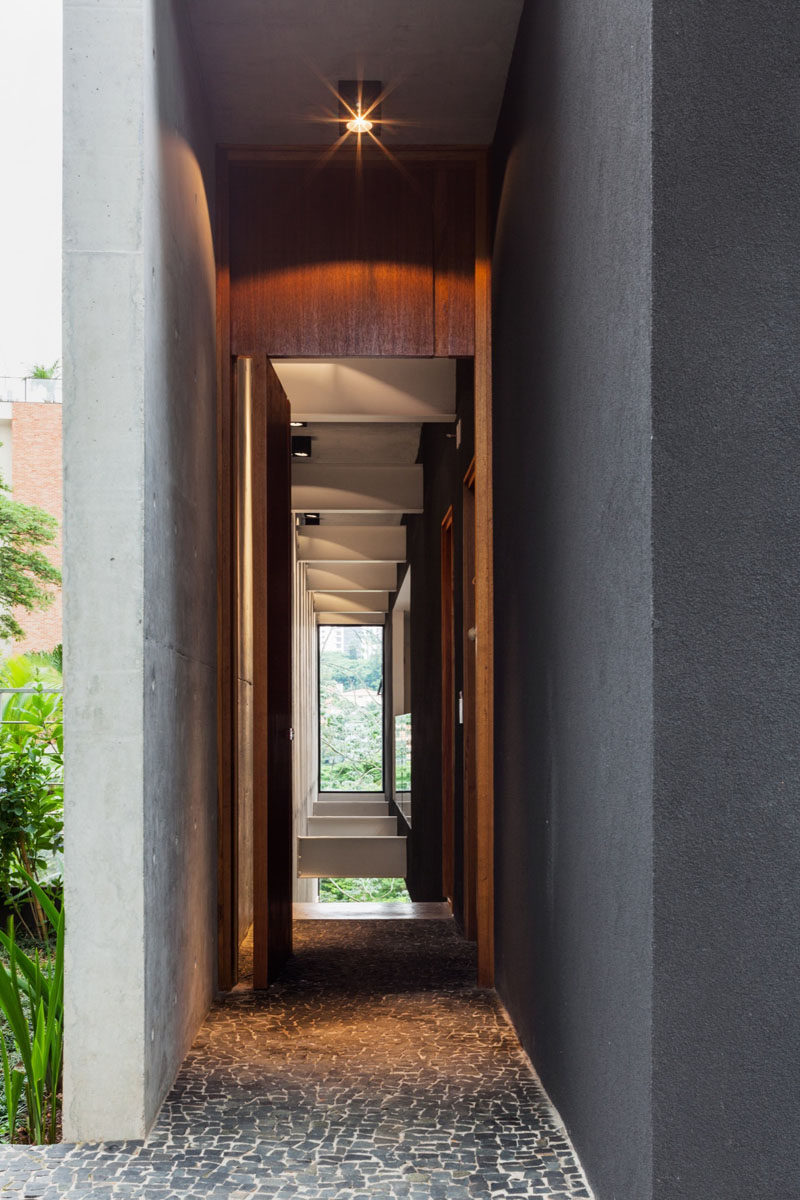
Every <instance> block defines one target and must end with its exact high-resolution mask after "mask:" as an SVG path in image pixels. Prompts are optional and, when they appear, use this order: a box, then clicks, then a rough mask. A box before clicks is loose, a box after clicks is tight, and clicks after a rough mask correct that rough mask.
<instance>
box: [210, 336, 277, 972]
mask: <svg viewBox="0 0 800 1200" xmlns="http://www.w3.org/2000/svg"><path fill="white" fill-rule="evenodd" d="M232 380H233V389H232V396H231V416H230V441H229V443H228V444H229V445H230V457H229V459H228V460H227V462H228V471H227V472H225V471H224V470H223V473H222V475H223V477H222V478H221V480H220V491H219V499H220V507H221V514H220V516H221V519H220V530H221V537H220V571H221V573H223V574H224V575H225V576H226V579H227V581H228V582H227V587H228V589H229V592H228V593H227V594H229V596H230V599H229V601H228V602H227V604H226V606H225V608H224V613H225V615H226V620H227V625H226V624H225V622H223V621H222V620H221V622H220V625H221V628H220V680H221V709H220V761H221V769H220V894H219V909H220V914H219V916H220V920H219V929H220V986H221V987H222V988H226V987H231V986H233V984H234V983H235V982H236V980H237V978H238V950H239V946H240V944H241V941H242V939H243V937H244V935H245V933H246V932H247V930H248V928H249V926H250V924H251V923H252V926H253V986H254V987H257V988H263V987H266V986H267V985H268V984H269V983H270V982H271V980H272V979H273V978H274V976H275V974H276V972H277V971H278V970H279V968H280V965H281V963H282V962H283V961H284V960H285V958H286V957H287V956H288V955H289V954H290V953H291V929H292V924H291V916H292V872H291V864H292V760H291V754H292V742H291V736H292V731H291V711H292V692H291V586H292V573H291V537H292V523H291V479H290V432H289V402H288V400H287V398H286V395H285V393H284V391H283V388H282V387H281V385H280V383H279V381H278V377H277V375H276V374H275V371H274V370H273V368H272V364H271V363H270V362H269V360H268V359H267V358H266V356H259V357H257V358H255V357H248V356H239V357H237V358H236V359H235V360H234V363H233V372H232ZM223 594H226V593H225V591H224V589H223Z"/></svg>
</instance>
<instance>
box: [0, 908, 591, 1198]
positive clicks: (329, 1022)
mask: <svg viewBox="0 0 800 1200" xmlns="http://www.w3.org/2000/svg"><path fill="white" fill-rule="evenodd" d="M295 930H296V951H297V952H296V955H295V957H294V958H293V959H292V961H291V962H290V964H289V965H288V967H287V968H286V970H285V971H284V974H283V976H282V977H281V979H280V980H279V982H278V983H277V984H275V985H274V986H273V988H272V989H271V990H270V992H269V993H267V994H264V995H257V996H256V995H253V993H252V992H248V991H238V992H235V993H233V995H232V996H230V997H229V998H227V999H225V1000H224V1001H222V1002H220V1003H218V1004H217V1005H215V1007H214V1008H213V1009H212V1011H211V1013H210V1014H209V1017H208V1019H207V1021H206V1022H205V1024H204V1026H203V1028H202V1029H201V1031H200V1034H199V1036H198V1038H197V1041H196V1043H195V1045H194V1047H193V1048H192V1051H191V1053H190V1054H189V1056H188V1058H187V1060H186V1062H185V1064H184V1066H183V1068H182V1070H181V1073H180V1075H179V1077H178V1080H177V1082H176V1084H175V1086H174V1088H173V1090H172V1092H171V1093H170V1095H169V1097H168V1099H167V1101H166V1104H165V1105H164V1108H163V1109H162V1112H161V1114H160V1117H159V1119H158V1122H157V1124H156V1126H155V1128H154V1130H153V1132H152V1134H151V1135H150V1137H149V1138H148V1139H147V1141H146V1142H145V1143H144V1144H142V1143H136V1142H134V1143H118V1144H109V1143H107V1144H103V1145H80V1146H52V1147H44V1148H39V1149H34V1148H23V1147H13V1148H12V1147H3V1148H0V1197H6V1196H15V1197H19V1196H22V1197H25V1196H28V1197H33V1196H37V1197H41V1198H42V1200H51V1198H54V1197H61V1196H67V1197H71V1198H72V1200H79V1198H80V1197H92V1198H100V1197H105V1198H107V1200H156V1198H159V1200H183V1198H184V1197H205V1198H207V1200H246V1198H247V1197H251V1196H258V1197H266V1196H269V1197H273V1198H275V1200H311V1198H313V1200H322V1198H323V1197H324V1198H328V1197H330V1198H331V1200H384V1198H385V1200H395V1198H400V1197H403V1198H408V1200H439V1198H441V1200H471V1198H474V1197H495V1198H499V1197H519V1196H536V1197H550V1198H552V1200H556V1198H557V1197H586V1196H588V1195H589V1193H588V1191H587V1190H586V1188H585V1186H584V1183H583V1180H582V1177H581V1174H580V1172H579V1170H578V1168H577V1166H576V1163H575V1160H574V1158H573V1157H572V1155H571V1153H570V1149H569V1146H568V1144H567V1142H566V1140H565V1138H564V1136H563V1135H562V1133H561V1131H560V1130H559V1128H558V1126H557V1124H556V1122H555V1121H554V1118H553V1115H552V1113H551V1110H550V1108H549V1105H548V1103H547V1101H546V1098H545V1096H544V1094H543V1093H542V1091H541V1088H540V1086H539V1084H538V1083H537V1082H536V1080H535V1078H534V1077H533V1076H532V1074H531V1072H530V1069H529V1067H528V1065H527V1061H526V1059H525V1058H524V1056H523V1054H522V1053H521V1051H520V1049H519V1046H518V1044H517V1042H516V1039H515V1037H514V1035H513V1033H512V1031H511V1029H510V1028H509V1026H508V1025H507V1024H506V1022H505V1020H504V1018H503V1016H502V1013H501V1011H500V1009H499V1006H498V1004H497V1000H496V999H495V997H494V995H493V994H492V993H490V992H485V991H479V990H477V989H476V988H474V986H472V983H471V980H472V979H473V978H474V963H473V959H472V952H471V948H470V947H469V946H468V945H467V944H466V943H465V942H464V941H463V940H461V939H460V938H459V937H458V935H457V934H456V932H455V930H454V928H453V926H452V923H451V922H445V921H423V920H421V921H302V922H297V923H296V925H295Z"/></svg>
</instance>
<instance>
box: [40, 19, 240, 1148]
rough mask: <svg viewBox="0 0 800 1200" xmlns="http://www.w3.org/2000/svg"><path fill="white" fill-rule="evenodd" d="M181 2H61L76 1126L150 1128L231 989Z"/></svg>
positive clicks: (70, 996)
mask: <svg viewBox="0 0 800 1200" xmlns="http://www.w3.org/2000/svg"><path fill="white" fill-rule="evenodd" d="M178 13H179V6H178V5H177V4H173V3H172V2H167V3H158V4H156V3H154V0H124V2H122V0H120V2H114V0H106V2H105V3H104V4H102V5H91V6H87V5H85V4H82V3H75V2H73V0H66V2H65V6H64V93H65V113H64V160H65V168H64V373H65V381H64V382H65V387H64V484H65V549H64V593H65V622H64V624H65V638H64V640H65V729H66V798H65V818H66V820H65V824H66V831H65V837H66V853H65V859H66V862H65V882H66V909H67V962H66V998H65V1003H66V1044H65V1058H66V1063H65V1096H64V1132H65V1137H66V1138H67V1139H70V1140H72V1139H77V1140H87V1139H89V1140H94V1139H98V1138H113V1139H119V1138H126V1137H130V1138H137V1137H142V1136H143V1135H144V1133H145V1132H146V1130H147V1128H148V1127H149V1125H150V1124H151V1122H152V1120H153V1118H154V1116H155V1114H156V1112H157V1110H158V1106H159V1104H160V1103H161V1100H162V1099H163V1096H164V1094H165V1092H166V1089H167V1088H168V1086H169V1084H170V1083H171V1081H172V1079H173V1077H174V1075H175V1072H176V1071H177V1068H178V1066H179V1064H180V1061H181V1059H182V1057H183V1055H184V1053H185V1051H186V1049H187V1047H188V1045H189V1043H190V1041H191V1037H192V1036H193V1033H194V1030H195V1029H196V1027H197V1024H198V1022H199V1021H200V1019H201V1018H202V1016H203V1014H204V1012H205V1009H206V1007H207V1005H208V1003H209V1000H210V998H211V995H212V990H213V971H214V965H213V964H214V924H215V921H214V908H215V904H214V885H215V872H214V846H215V829H214V812H215V797H216V778H215V775H216V769H215V756H214V746H213V737H209V736H208V734H209V731H210V730H212V729H213V728H214V712H215V709H214V696H215V690H216V680H215V672H216V642H215V628H214V626H215V599H214V597H215V546H216V529H215V512H216V509H215V496H216V483H215V440H214V270H213V248H212V244H211V233H210V217H209V212H208V202H207V196H206V184H205V179H210V178H211V174H210V171H209V169H208V167H207V160H208V152H209V150H210V140H209V138H208V134H207V130H206V122H205V117H204V110H203V103H202V100H201V98H200V92H199V88H198V85H197V80H196V78H195V76H194V68H193V65H192V63H191V61H190V60H189V57H188V54H187V50H186V46H187V42H186V40H185V38H182V36H181V27H180V23H179V20H178ZM204 168H205V176H204Z"/></svg>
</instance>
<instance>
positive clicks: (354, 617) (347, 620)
mask: <svg viewBox="0 0 800 1200" xmlns="http://www.w3.org/2000/svg"><path fill="white" fill-rule="evenodd" d="M317 624H318V625H385V624H386V617H385V615H384V614H383V613H317Z"/></svg>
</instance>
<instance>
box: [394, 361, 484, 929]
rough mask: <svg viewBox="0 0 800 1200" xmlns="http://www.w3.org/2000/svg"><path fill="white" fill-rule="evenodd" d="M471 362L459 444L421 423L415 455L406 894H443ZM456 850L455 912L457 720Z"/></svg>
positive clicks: (464, 376) (449, 431) (466, 364)
mask: <svg viewBox="0 0 800 1200" xmlns="http://www.w3.org/2000/svg"><path fill="white" fill-rule="evenodd" d="M473 397H474V365H473V360H472V359H471V358H464V359H459V361H458V363H457V366H456V415H457V418H458V420H459V422H460V433H461V436H460V442H459V445H458V446H456V434H455V430H454V429H453V427H452V426H450V425H436V424H432V425H426V426H423V430H422V436H421V439H420V452H419V456H418V461H419V462H421V463H422V465H423V469H424V498H423V507H424V512H423V513H421V514H419V515H416V516H409V517H407V518H406V526H407V554H408V562H409V566H410V567H411V779H412V790H411V805H412V825H411V828H410V829H409V828H408V827H404V831H405V832H406V834H407V836H408V889H409V894H410V895H411V898H412V900H439V899H441V898H442V736H441V729H442V703H441V662H442V637H441V635H442V630H441V611H442V610H441V603H442V599H441V570H442V567H441V553H442V540H441V539H442V521H443V519H444V516H445V513H446V512H447V510H448V508H450V507H451V506H452V509H453V545H454V565H453V575H454V580H453V582H454V587H453V600H454V606H453V607H454V624H455V646H456V654H455V690H456V693H458V691H459V690H460V689H461V687H462V674H463V672H462V659H461V643H462V632H461V603H462V579H461V571H462V567H461V540H462V519H461V517H462V509H463V501H462V493H463V483H462V481H463V478H464V475H465V474H466V472H467V468H468V467H469V464H470V462H471V460H472V457H473V454H474V453H475V451H474V443H475V436H474V416H473V410H474V399H473ZM454 750H455V789H454V791H455V795H454V809H455V812H454V824H455V856H454V876H455V879H454V883H455V889H454V891H455V894H454V896H453V911H454V915H455V918H456V920H457V921H458V922H459V923H460V922H461V918H462V911H463V870H462V868H463V850H462V843H463V822H462V797H463V786H462V784H463V780H462V773H463V761H464V760H463V737H462V727H461V726H460V725H459V724H456V728H455V731H454Z"/></svg>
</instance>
